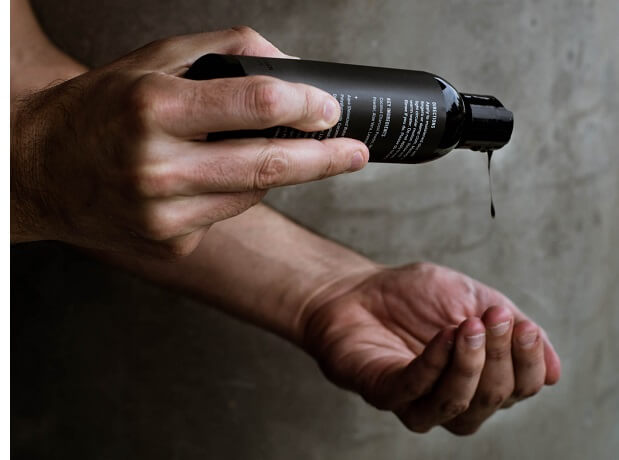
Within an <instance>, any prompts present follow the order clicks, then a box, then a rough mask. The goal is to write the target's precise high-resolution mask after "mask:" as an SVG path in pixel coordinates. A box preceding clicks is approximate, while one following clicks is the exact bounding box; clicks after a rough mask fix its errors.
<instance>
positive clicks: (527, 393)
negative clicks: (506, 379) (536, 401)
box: [514, 383, 544, 400]
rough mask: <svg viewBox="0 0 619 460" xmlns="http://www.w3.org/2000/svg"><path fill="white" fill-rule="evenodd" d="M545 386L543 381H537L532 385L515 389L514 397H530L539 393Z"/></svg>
mask: <svg viewBox="0 0 619 460" xmlns="http://www.w3.org/2000/svg"><path fill="white" fill-rule="evenodd" d="M543 386H544V384H543V383H536V384H533V385H531V386H526V387H519V388H516V389H515V390H514V397H515V398H516V399H519V400H521V399H527V398H530V397H531V396H535V395H536V394H537V393H539V392H540V391H541V389H542V387H543Z"/></svg>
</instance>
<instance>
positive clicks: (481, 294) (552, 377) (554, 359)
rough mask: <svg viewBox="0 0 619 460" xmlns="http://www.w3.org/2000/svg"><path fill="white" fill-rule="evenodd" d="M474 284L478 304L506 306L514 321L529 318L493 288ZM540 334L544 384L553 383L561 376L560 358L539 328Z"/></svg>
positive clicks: (476, 282)
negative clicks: (543, 363)
mask: <svg viewBox="0 0 619 460" xmlns="http://www.w3.org/2000/svg"><path fill="white" fill-rule="evenodd" d="M474 283H475V286H476V292H477V293H478V294H477V295H478V301H479V303H480V305H502V306H505V307H507V308H508V309H510V310H511V311H512V313H513V314H514V322H515V323H518V322H520V321H524V320H529V321H530V318H529V317H528V316H527V315H525V314H524V313H523V312H522V311H521V310H520V309H519V308H518V307H516V305H514V303H513V302H512V301H511V300H510V299H508V298H507V297H505V296H504V295H503V294H501V293H500V292H498V291H496V290H495V289H492V288H489V287H488V286H486V285H484V284H482V283H479V282H478V281H474ZM541 334H542V337H543V340H544V359H545V362H546V378H545V383H546V385H554V384H555V383H557V382H558V381H559V378H560V377H561V360H560V359H559V356H558V355H557V353H556V351H555V349H554V347H553V345H552V343H551V342H550V340H549V339H548V335H547V334H546V332H545V331H544V330H543V329H541Z"/></svg>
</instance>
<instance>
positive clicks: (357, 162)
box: [348, 152, 364, 172]
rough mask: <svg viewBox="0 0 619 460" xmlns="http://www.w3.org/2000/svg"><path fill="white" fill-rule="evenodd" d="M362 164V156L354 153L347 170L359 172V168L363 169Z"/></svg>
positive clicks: (359, 153)
mask: <svg viewBox="0 0 619 460" xmlns="http://www.w3.org/2000/svg"><path fill="white" fill-rule="evenodd" d="M363 163H364V161H363V155H362V154H361V152H355V153H354V154H353V156H352V158H351V159H350V167H349V168H348V171H350V172H352V171H359V170H360V169H361V168H363Z"/></svg>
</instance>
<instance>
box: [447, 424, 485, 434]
mask: <svg viewBox="0 0 619 460" xmlns="http://www.w3.org/2000/svg"><path fill="white" fill-rule="evenodd" d="M479 426H480V425H473V424H461V425H460V424H458V425H453V426H449V427H446V428H447V430H448V431H449V432H450V433H452V434H455V435H456V436H470V435H472V434H475V433H476V432H477V431H478V430H479Z"/></svg>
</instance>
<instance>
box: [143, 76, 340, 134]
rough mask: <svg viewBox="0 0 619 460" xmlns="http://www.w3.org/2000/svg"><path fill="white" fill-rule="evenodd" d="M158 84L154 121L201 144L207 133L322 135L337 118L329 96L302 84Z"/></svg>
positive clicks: (254, 79)
mask: <svg viewBox="0 0 619 460" xmlns="http://www.w3.org/2000/svg"><path fill="white" fill-rule="evenodd" d="M158 80H160V81H159V82H157V83H156V85H155V86H156V88H153V89H152V93H153V97H156V98H157V101H158V102H155V103H154V105H155V107H157V120H158V123H159V125H160V127H161V128H162V129H163V130H164V131H165V132H167V133H169V134H171V135H173V136H175V137H180V138H187V139H200V138H203V137H204V136H205V135H206V134H207V133H213V132H220V131H237V130H261V129H265V128H270V127H274V126H289V127H292V128H296V129H299V130H302V131H322V130H325V129H329V128H330V127H331V126H333V125H334V124H335V123H336V122H337V121H338V119H339V118H340V105H339V103H338V102H337V100H336V99H335V98H334V97H333V96H331V95H330V94H328V93H326V92H325V91H323V90H321V89H318V88H315V87H313V86H309V85H305V84H302V83H291V82H287V81H283V80H278V79H276V78H273V77H267V76H251V77H234V78H219V79H214V80H205V81H195V80H186V79H182V78H178V77H173V76H161V78H158Z"/></svg>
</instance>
